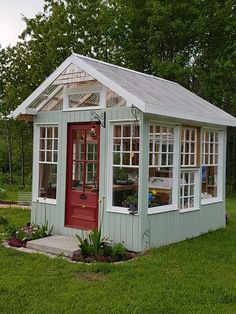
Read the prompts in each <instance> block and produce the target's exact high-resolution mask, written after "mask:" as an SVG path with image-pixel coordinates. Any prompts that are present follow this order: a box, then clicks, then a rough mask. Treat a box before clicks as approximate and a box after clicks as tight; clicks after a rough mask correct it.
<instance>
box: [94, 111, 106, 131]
mask: <svg viewBox="0 0 236 314" xmlns="http://www.w3.org/2000/svg"><path fill="white" fill-rule="evenodd" d="M91 116H92V120H91V121H93V120H94V119H97V120H98V121H99V122H100V123H101V126H102V127H103V128H105V127H106V112H105V111H104V112H102V113H101V114H100V115H99V114H97V113H96V112H95V111H94V110H92V111H91Z"/></svg>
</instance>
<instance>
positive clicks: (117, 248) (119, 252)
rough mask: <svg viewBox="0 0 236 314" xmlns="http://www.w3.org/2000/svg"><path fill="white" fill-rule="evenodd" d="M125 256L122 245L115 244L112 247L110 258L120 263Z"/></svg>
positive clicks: (124, 249)
mask: <svg viewBox="0 0 236 314" xmlns="http://www.w3.org/2000/svg"><path fill="white" fill-rule="evenodd" d="M125 255H126V248H125V246H124V244H123V243H116V244H114V245H113V247H112V252H111V256H113V257H115V258H117V259H118V260H119V261H121V260H122V259H123V258H124V256H125Z"/></svg>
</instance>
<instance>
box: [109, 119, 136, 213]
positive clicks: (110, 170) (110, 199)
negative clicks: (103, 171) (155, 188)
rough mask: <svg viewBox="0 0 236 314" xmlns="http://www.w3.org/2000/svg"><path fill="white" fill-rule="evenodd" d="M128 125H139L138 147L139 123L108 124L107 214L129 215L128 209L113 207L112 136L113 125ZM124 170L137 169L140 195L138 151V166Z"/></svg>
mask: <svg viewBox="0 0 236 314" xmlns="http://www.w3.org/2000/svg"><path fill="white" fill-rule="evenodd" d="M125 124H126V125H129V124H138V125H139V146H140V144H141V143H140V140H141V123H140V121H139V120H138V121H137V120H134V119H127V120H112V121H110V122H109V145H108V163H109V167H108V180H107V212H113V213H119V214H126V215H130V213H129V211H128V207H119V206H113V205H112V200H113V138H114V137H113V135H114V125H125ZM126 168H134V169H137V168H138V195H140V150H139V166H126ZM139 207H140V206H139V204H138V213H137V214H135V215H136V216H137V215H139V211H140V209H139Z"/></svg>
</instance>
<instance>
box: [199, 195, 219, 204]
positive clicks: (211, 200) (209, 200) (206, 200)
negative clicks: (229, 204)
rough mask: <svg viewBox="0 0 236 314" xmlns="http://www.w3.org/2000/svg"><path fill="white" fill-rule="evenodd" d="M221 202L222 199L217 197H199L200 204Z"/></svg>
mask: <svg viewBox="0 0 236 314" xmlns="http://www.w3.org/2000/svg"><path fill="white" fill-rule="evenodd" d="M221 202H223V200H222V199H220V198H218V197H208V198H202V199H201V205H207V204H213V203H221Z"/></svg>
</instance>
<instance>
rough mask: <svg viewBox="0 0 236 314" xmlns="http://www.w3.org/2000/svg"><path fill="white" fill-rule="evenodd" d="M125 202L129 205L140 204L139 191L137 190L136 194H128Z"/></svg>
mask: <svg viewBox="0 0 236 314" xmlns="http://www.w3.org/2000/svg"><path fill="white" fill-rule="evenodd" d="M125 203H126V204H127V205H134V206H138V192H135V193H134V194H131V195H129V196H127V197H126V199H125Z"/></svg>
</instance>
